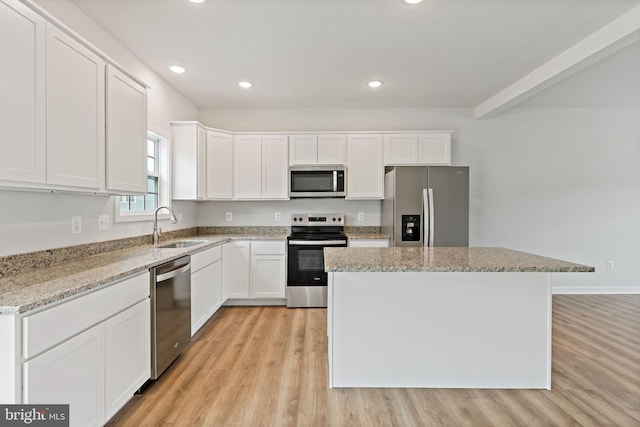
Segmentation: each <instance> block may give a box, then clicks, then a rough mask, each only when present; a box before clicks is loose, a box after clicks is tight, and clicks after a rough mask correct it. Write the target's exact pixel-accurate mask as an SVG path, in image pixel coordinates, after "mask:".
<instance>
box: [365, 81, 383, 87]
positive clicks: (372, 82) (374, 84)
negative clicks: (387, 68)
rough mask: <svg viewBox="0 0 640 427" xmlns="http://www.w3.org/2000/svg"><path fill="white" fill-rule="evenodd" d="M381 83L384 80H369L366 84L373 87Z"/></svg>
mask: <svg viewBox="0 0 640 427" xmlns="http://www.w3.org/2000/svg"><path fill="white" fill-rule="evenodd" d="M383 84H384V82H383V81H382V80H371V81H370V82H369V83H367V86H369V87H370V88H374V89H375V88H379V87H380V86H382V85H383Z"/></svg>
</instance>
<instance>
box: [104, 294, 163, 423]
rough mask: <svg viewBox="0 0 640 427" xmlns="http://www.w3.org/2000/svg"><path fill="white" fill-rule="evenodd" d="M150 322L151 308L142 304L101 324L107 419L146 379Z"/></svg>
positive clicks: (148, 373)
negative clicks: (103, 338)
mask: <svg viewBox="0 0 640 427" xmlns="http://www.w3.org/2000/svg"><path fill="white" fill-rule="evenodd" d="M150 322H151V313H150V305H149V303H148V301H141V302H139V303H138V304H136V305H134V306H133V307H131V308H129V309H128V310H125V311H123V312H122V313H120V314H117V315H116V316H114V317H112V318H111V319H109V320H107V321H106V322H105V323H104V329H105V330H104V333H105V379H106V384H105V402H106V403H105V404H106V407H105V411H106V419H110V418H111V417H113V416H114V415H115V414H116V412H118V411H119V410H120V409H121V408H122V407H123V406H124V405H125V404H126V403H127V402H128V401H129V399H131V396H133V393H135V391H136V390H138V389H139V388H140V385H142V384H144V383H145V381H147V380H148V379H149V376H150V369H151V367H150V365H149V355H150V354H151V340H150V338H149V335H148V334H147V331H149V330H150Z"/></svg>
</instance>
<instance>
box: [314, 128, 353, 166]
mask: <svg viewBox="0 0 640 427" xmlns="http://www.w3.org/2000/svg"><path fill="white" fill-rule="evenodd" d="M346 140H347V138H346V137H345V136H344V135H319V136H318V164H319V165H344V164H346V163H347V162H346V161H345V157H346V152H347V149H346V146H347V144H346Z"/></svg>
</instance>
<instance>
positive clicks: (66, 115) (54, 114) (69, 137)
mask: <svg viewBox="0 0 640 427" xmlns="http://www.w3.org/2000/svg"><path fill="white" fill-rule="evenodd" d="M46 81H47V82H46V85H47V89H46V92H47V183H49V184H57V185H63V186H73V187H83V188H87V189H96V190H100V189H103V188H104V187H105V63H104V61H103V60H102V59H101V58H100V57H99V56H98V55H96V54H95V53H93V52H91V51H90V50H89V49H87V48H86V47H84V46H83V45H81V44H80V43H78V42H77V41H76V40H74V39H73V38H71V37H69V36H68V35H67V34H65V33H63V32H62V31H61V30H59V29H57V28H56V27H54V26H52V25H50V24H47V79H46Z"/></svg>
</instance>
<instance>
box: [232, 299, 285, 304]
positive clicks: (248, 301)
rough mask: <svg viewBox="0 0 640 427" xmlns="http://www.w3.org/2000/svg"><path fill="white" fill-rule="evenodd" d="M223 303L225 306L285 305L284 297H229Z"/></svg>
mask: <svg viewBox="0 0 640 427" xmlns="http://www.w3.org/2000/svg"><path fill="white" fill-rule="evenodd" d="M224 305H226V306H270V305H287V300H286V299H285V298H275V299H243V298H230V299H228V300H227V301H226V302H225V303H224Z"/></svg>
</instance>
